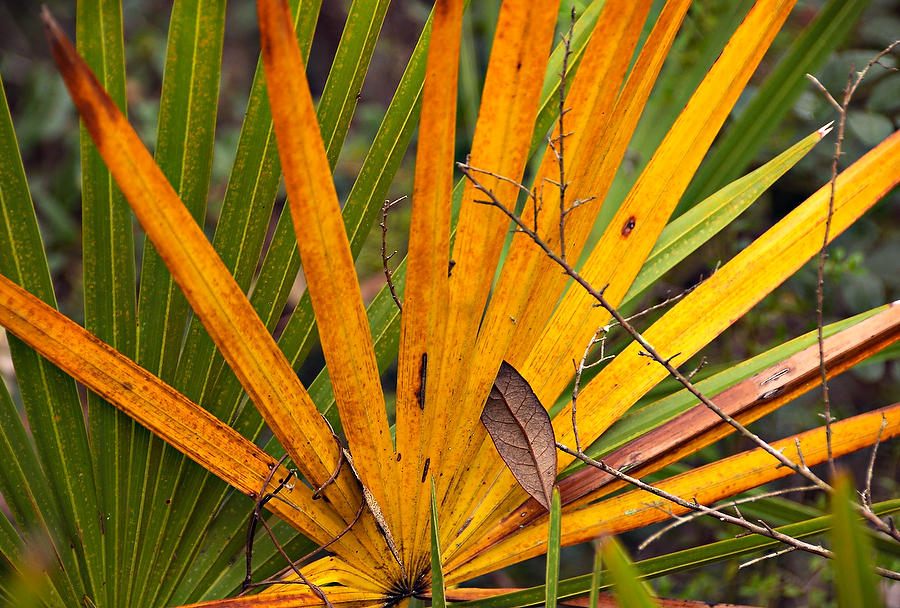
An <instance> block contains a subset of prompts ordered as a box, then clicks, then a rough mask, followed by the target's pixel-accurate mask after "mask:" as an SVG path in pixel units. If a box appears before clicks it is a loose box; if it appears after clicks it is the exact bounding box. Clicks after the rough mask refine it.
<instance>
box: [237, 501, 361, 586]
mask: <svg viewBox="0 0 900 608" xmlns="http://www.w3.org/2000/svg"><path fill="white" fill-rule="evenodd" d="M365 508H366V502H365V501H362V502H360V503H359V509H357V510H356V516H354V518H353V520H352V521H351V522H350V523H348V524H347V526H346V527H345V528H344V529H343V530H341V531H340V532H338V533H337V535H336V536H335V537H334V538H332V539H331V540H329V541H328V542H327V543H324V544H322V545H319V546H318V547H316V548H315V549H313V550H312V551H310V552H309V553H307V554H306V555H304V556H303V557H301V558H300V559H297V560H291V559H288V563H289V564H290V565H289V566H287V567H286V568H284V569H283V570H281V571H280V572H277V573H275V574H273V575H272V576H270V577H269V578H267V579H265V580H263V581H260V582H258V583H250V584H249V585H248V587H260V586H264V585H275V584H291V583H294V584H296V583H299V582H301V581H285V580H281V578H282V577H283V576H284V575H285V574H287V573H288V572H290V571H291V570H294V571H296V568H298V567H299V566H300V564H303V563H304V562H307V561H309V560H310V559H312V558H313V557H315V556H316V555H318V554H319V553H321V552H322V551H324V550H325V549H327V548H328V547H329V546H331V545H332V544H334V543H336V542H337V541H339V540H340V539H341V537H343V536H344V535H345V534H347V533H348V532H349V531H350V529H351V528H352V527H353V526H355V525H356V522H358V521H359V518H360V517H361V516H362V514H363V511H364V510H365ZM273 540H274V539H273Z"/></svg>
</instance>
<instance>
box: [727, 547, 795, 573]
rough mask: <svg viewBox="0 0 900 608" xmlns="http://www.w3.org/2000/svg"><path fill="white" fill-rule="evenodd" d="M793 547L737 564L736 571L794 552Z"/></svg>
mask: <svg viewBox="0 0 900 608" xmlns="http://www.w3.org/2000/svg"><path fill="white" fill-rule="evenodd" d="M796 550H797V549H796V548H795V547H785V548H784V549H780V550H778V551H773V552H772V553H766V554H765V555H761V556H760V557H757V558H755V559H751V560H748V561H746V562H742V563H740V564H738V570H740V569H741V568H746V567H747V566H752V565H753V564H757V563H759V562H761V561H765V560H767V559H772V558H773V557H779V556H781V555H784V554H785V553H790V552H791V551H796Z"/></svg>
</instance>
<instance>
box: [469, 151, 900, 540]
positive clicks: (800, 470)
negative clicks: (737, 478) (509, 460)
mask: <svg viewBox="0 0 900 608" xmlns="http://www.w3.org/2000/svg"><path fill="white" fill-rule="evenodd" d="M457 166H458V167H459V169H460V171H461V172H462V173H463V175H465V176H466V178H467V179H468V180H470V181H471V182H472V184H473V187H474V188H475V189H476V190H477V191H479V192H481V193H482V194H484V195H486V196H487V199H482V200H478V199H476V200H475V201H474V202H475V203H479V204H483V205H489V206H493V207H496V208H498V209H499V210H500V211H502V212H503V213H504V214H506V216H507V217H509V218H510V219H511V220H512V222H513V223H514V224H515V225H516V226H517V229H518V231H520V232H523V233H525V234H526V235H528V237H529V238H531V240H532V241H533V242H534V243H535V244H536V245H537V246H538V247H539V248H540V249H541V250H542V251H543V252H544V253H545V254H546V255H547V257H549V258H550V259H551V260H553V261H554V262H556V263H557V265H559V266H560V267H561V268H562V269H563V272H564V273H565V274H566V275H568V276H569V277H570V278H572V279H573V280H574V281H575V282H576V283H578V284H579V285H580V286H581V287H582V288H583V289H584V290H585V291H586V292H587V293H588V294H589V295H590V296H591V297H593V298H594V299H595V300H596V301H597V303H598V304H599V305H600V306H602V307H603V308H604V309H605V310H606V311H607V312H608V313H609V314H610V315H611V316H612V317H613V318H614V319H615V320H616V321H617V322H618V323H619V325H621V326H622V327H623V328H624V329H625V331H626V332H628V334H629V335H630V336H631V337H632V338H633V339H634V340H635V341H636V342H637V343H638V344H639V345H640V346H641V347H642V348H643V349H644V353H643V354H645V355H646V356H647V357H650V358H652V359H653V360H655V361H656V362H658V363H659V364H660V365H662V366H663V367H664V368H665V369H666V371H667V372H668V373H669V375H670V376H672V377H673V378H675V379H676V380H677V381H678V382H679V383H681V385H682V386H684V387H685V388H686V389H687V390H688V392H690V393H691V394H692V395H694V396H695V397H696V398H697V399H698V400H699V401H700V402H701V403H703V404H704V405H705V406H706V407H707V408H709V409H710V410H712V411H713V412H714V413H715V414H716V415H717V416H719V418H721V419H722V420H723V421H724V422H725V423H727V424H728V425H729V426H731V427H732V428H734V429H735V430H736V431H737V432H738V433H739V434H741V435H742V436H744V437H746V438H747V439H749V440H750V441H752V442H753V443H754V444H756V445H757V446H759V447H760V448H761V449H762V450H763V451H765V452H766V453H768V454H769V455H771V456H772V457H773V458H775V460H777V461H778V462H779V464H780V466H785V467H788V468H789V469H791V470H792V471H793V472H795V473H797V474H798V475H801V476H802V477H804V478H806V479H807V480H808V481H810V482H811V483H813V484H815V485H816V486H818V487H819V488H820V489H822V490H824V491H826V492H828V493H832V492H833V488H832V487H831V486H830V485H829V484H827V483H826V482H825V481H823V480H822V479H821V478H820V477H819V476H818V475H816V474H815V473H813V472H812V471H811V470H810V469H809V467H807V466H806V464H805V463H804V462H803V460H802V453H799V449H798V455H799V456H800V458H801V462H800V464H797V463H795V462H794V461H792V460H791V459H790V458H788V457H787V456H785V455H784V454H783V453H781V452H780V451H778V450H776V449H775V448H773V447H772V446H771V445H770V444H769V443H768V442H766V441H765V440H764V439H762V438H761V437H759V436H758V435H756V434H755V433H753V432H751V431H750V430H749V429H747V428H746V427H745V426H744V425H742V424H741V423H740V422H738V421H737V420H735V419H734V418H732V417H731V416H730V415H729V414H728V413H727V412H725V411H724V410H722V409H721V408H720V407H719V406H717V405H716V404H715V403H713V402H712V401H711V400H710V399H709V398H708V397H707V396H706V395H704V394H703V393H702V392H701V391H700V390H699V389H698V388H697V387H696V386H694V384H692V383H691V381H690V380H689V379H688V378H686V377H685V376H684V375H683V374H682V373H681V372H679V371H678V369H677V368H676V367H675V366H674V365H672V359H674V358H675V357H677V356H678V354H679V353H676V354H674V355H672V356H670V357H668V358H664V357H662V356H661V355H660V354H659V353H658V352H657V351H656V349H655V348H654V347H653V346H652V345H650V343H649V342H647V340H646V339H645V338H644V337H643V336H642V335H641V333H640V332H638V331H637V330H636V329H635V328H634V327H633V326H632V325H631V324H630V323H629V322H628V321H627V320H626V319H625V318H624V317H623V316H622V314H621V313H620V312H619V311H618V309H616V308H615V307H614V306H613V305H612V304H610V303H609V301H608V300H607V299H606V297H605V296H604V295H603V292H604V291H605V290H606V287H604V288H602V289H599V290H598V289H595V288H594V287H593V285H591V284H590V282H588V281H587V279H585V278H584V277H583V276H581V274H579V273H578V272H577V271H576V270H575V269H574V268H573V267H572V266H571V264H569V263H568V262H567V261H566V260H563V259H562V258H561V257H560V256H559V255H558V254H557V253H556V252H555V251H553V249H552V248H551V247H550V246H549V245H548V244H547V242H546V241H544V240H543V239H542V238H541V237H540V236H539V235H538V234H537V232H535V231H534V230H532V229H531V228H529V227H528V226H527V225H526V224H525V223H524V222H523V221H522V219H521V218H520V217H519V216H518V215H516V214H515V213H514V212H513V211H512V210H510V209H509V208H508V207H507V206H506V205H504V204H503V203H502V202H501V201H500V200H499V199H498V198H497V197H496V195H495V194H494V193H493V191H492V190H490V189H488V188H486V187H485V186H484V185H482V184H481V183H480V182H479V181H478V179H477V178H476V177H475V174H474V172H473V170H472V168H471V167H470V166H469V165H468V164H467V163H457ZM856 506H857V511H858V512H859V513H860V514H861V515H862V516H863V517H865V518H866V519H867V520H868V521H869V522H870V523H871V524H872V525H873V526H875V527H876V528H878V529H879V530H880V531H882V532H884V533H885V534H888V535H889V536H891V537H892V538H894V539H895V540H897V541H898V542H900V531H898V530H897V529H896V528H895V527H894V526H893V525H889V524H887V523H885V522H884V521H882V520H881V518H879V517H877V516H876V515H874V514H873V513H871V512H869V511H868V510H866V509H864V508H863V507H862V506H861V505H856Z"/></svg>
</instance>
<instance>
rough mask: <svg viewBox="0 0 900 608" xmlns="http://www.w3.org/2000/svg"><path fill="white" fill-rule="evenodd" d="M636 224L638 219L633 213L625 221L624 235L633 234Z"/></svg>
mask: <svg viewBox="0 0 900 608" xmlns="http://www.w3.org/2000/svg"><path fill="white" fill-rule="evenodd" d="M635 224H637V221H636V220H635V218H634V216H633V215H632V216H631V217H630V218H628V220H627V221H626V222H625V225H624V226H622V236H628V235H629V234H631V231H632V230H634V226H635Z"/></svg>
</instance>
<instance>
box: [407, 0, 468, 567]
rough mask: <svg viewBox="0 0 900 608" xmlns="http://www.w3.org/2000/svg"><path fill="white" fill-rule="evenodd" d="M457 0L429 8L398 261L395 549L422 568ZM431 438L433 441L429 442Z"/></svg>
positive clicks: (442, 308) (449, 184)
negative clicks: (402, 275) (402, 253)
mask: <svg viewBox="0 0 900 608" xmlns="http://www.w3.org/2000/svg"><path fill="white" fill-rule="evenodd" d="M462 11H463V3H462V0H438V2H436V3H435V5H434V13H433V14H434V16H433V19H434V25H433V28H432V30H431V42H430V43H429V44H430V46H429V52H428V62H427V64H426V68H425V87H424V91H423V93H422V115H421V118H420V120H419V137H418V147H417V150H416V171H415V182H414V186H413V204H412V219H411V221H410V223H411V225H412V226H415V228H414V229H413V230H411V231H410V235H409V253H408V254H407V258H406V263H407V267H406V287H405V289H404V294H403V315H402V317H401V322H402V325H401V332H400V349H399V361H398V368H397V425H396V429H397V457H396V458H397V459H398V462H399V467H400V478H401V479H402V480H403V486H404V488H405V490H404V491H402V492H400V509H401V510H400V517H401V520H400V521H401V522H402V523H401V528H402V529H403V531H404V533H403V535H402V537H401V538H399V539H398V541H399V545H400V554H401V556H402V559H403V562H404V564H405V565H406V566H407V567H408V568H409V569H410V572H418V571H420V570H422V569H424V568H425V567H426V560H427V555H426V550H425V547H426V538H427V536H426V532H427V527H426V522H427V514H428V512H427V508H426V507H427V506H428V504H429V497H430V494H429V492H430V486H429V485H428V484H426V483H423V479H422V467H423V464H424V462H425V459H426V458H432V457H434V458H435V459H436V458H437V454H436V453H434V452H435V451H436V450H439V449H440V441H441V438H440V437H439V436H438V437H436V436H435V434H434V433H432V432H431V429H433V428H435V427H436V426H442V425H439V424H437V423H436V419H439V418H443V416H444V415H445V413H446V408H443V407H429V408H428V409H427V410H426V409H425V389H426V386H427V377H428V374H427V371H428V370H427V368H428V363H429V362H430V363H431V366H432V368H437V367H438V364H439V363H440V360H441V352H442V345H443V337H444V322H445V319H446V317H447V297H448V268H449V262H450V211H451V202H452V201H451V191H452V189H453V161H454V147H455V143H456V137H455V134H456V100H457V77H458V71H459V45H460V35H461V32H462ZM433 440H436V442H437V443H436V445H433Z"/></svg>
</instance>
